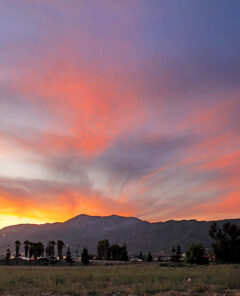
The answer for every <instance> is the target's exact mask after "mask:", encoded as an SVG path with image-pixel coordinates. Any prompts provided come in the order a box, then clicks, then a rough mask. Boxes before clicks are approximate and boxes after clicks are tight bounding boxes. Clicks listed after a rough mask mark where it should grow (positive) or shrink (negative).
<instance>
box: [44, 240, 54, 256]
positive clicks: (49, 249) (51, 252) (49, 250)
mask: <svg viewBox="0 0 240 296" xmlns="http://www.w3.org/2000/svg"><path fill="white" fill-rule="evenodd" d="M55 244H56V243H55V241H49V242H48V245H47V248H46V253H47V256H48V257H51V258H53V257H54V253H55V250H54V246H55Z"/></svg>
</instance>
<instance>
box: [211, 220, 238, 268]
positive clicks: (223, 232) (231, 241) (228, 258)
mask: <svg viewBox="0 0 240 296" xmlns="http://www.w3.org/2000/svg"><path fill="white" fill-rule="evenodd" d="M209 235H210V236H211V238H212V239H213V240H215V242H214V243H213V244H212V249H213V252H214V254H215V259H216V261H220V262H226V263H240V228H239V227H238V226H237V225H235V224H231V223H230V222H227V223H224V224H223V226H222V229H220V228H219V227H218V226H217V224H216V222H214V223H213V224H212V225H211V228H210V230H209Z"/></svg>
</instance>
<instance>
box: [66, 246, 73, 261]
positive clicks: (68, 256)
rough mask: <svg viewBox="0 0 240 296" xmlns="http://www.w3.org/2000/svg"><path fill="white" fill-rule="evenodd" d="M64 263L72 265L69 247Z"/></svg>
mask: <svg viewBox="0 0 240 296" xmlns="http://www.w3.org/2000/svg"><path fill="white" fill-rule="evenodd" d="M66 262H67V263H70V264H72V263H73V260H72V255H71V252H70V249H69V247H68V248H67V254H66Z"/></svg>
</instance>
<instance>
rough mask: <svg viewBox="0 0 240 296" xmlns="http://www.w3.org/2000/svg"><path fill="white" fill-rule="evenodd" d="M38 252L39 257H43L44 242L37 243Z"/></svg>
mask: <svg viewBox="0 0 240 296" xmlns="http://www.w3.org/2000/svg"><path fill="white" fill-rule="evenodd" d="M37 253H38V257H41V256H43V255H44V245H43V243H42V242H38V243H37Z"/></svg>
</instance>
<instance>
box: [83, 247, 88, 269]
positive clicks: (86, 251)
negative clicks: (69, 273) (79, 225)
mask: <svg viewBox="0 0 240 296" xmlns="http://www.w3.org/2000/svg"><path fill="white" fill-rule="evenodd" d="M81 261H82V263H83V264H84V265H87V264H88V263H89V258H88V249H87V248H84V249H83V251H82V256H81Z"/></svg>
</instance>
